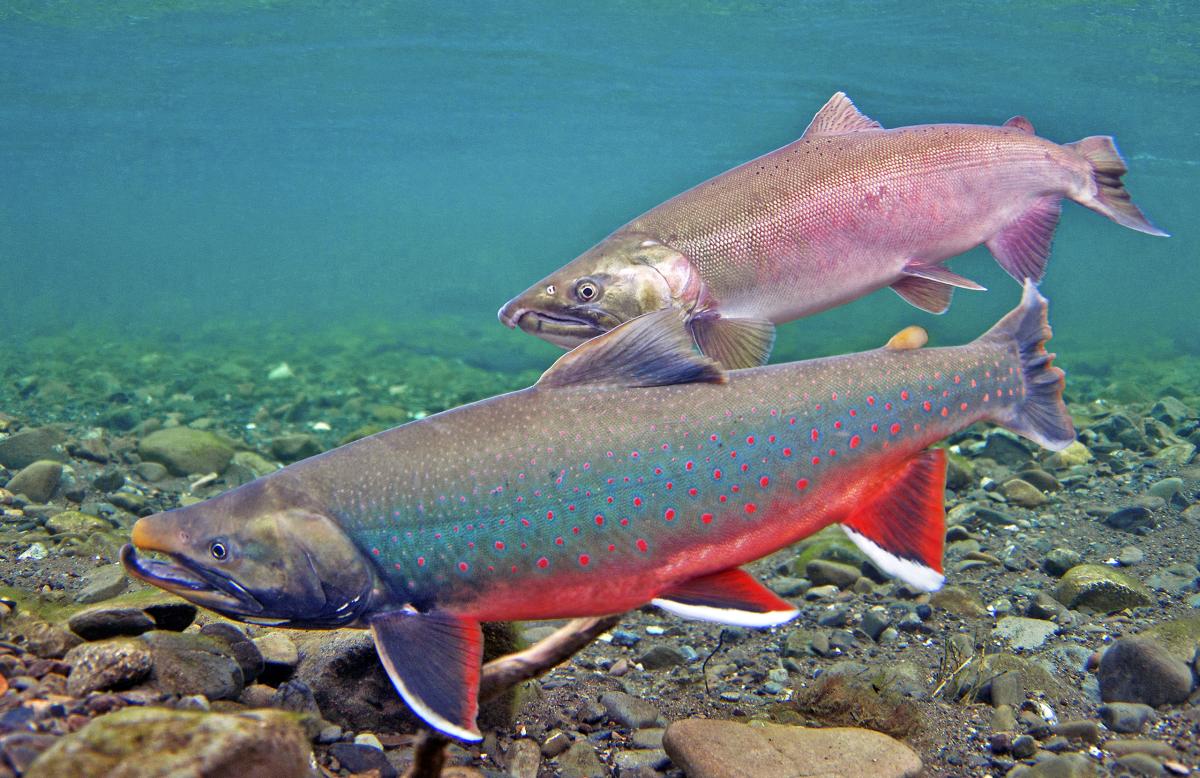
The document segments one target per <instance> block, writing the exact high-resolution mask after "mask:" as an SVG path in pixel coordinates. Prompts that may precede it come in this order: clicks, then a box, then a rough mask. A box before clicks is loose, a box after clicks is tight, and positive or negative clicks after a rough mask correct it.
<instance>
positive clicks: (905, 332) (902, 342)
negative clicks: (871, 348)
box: [884, 324, 929, 351]
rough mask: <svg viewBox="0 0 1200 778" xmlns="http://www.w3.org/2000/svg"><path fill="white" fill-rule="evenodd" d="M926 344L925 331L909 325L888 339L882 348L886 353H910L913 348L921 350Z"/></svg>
mask: <svg viewBox="0 0 1200 778" xmlns="http://www.w3.org/2000/svg"><path fill="white" fill-rule="evenodd" d="M928 342H929V333H928V332H926V331H925V328H924V327H918V326H917V325H915V324H910V325H908V326H907V327H905V328H904V329H902V330H900V331H899V332H897V333H896V334H895V335H893V336H892V337H891V338H889V339H888V342H887V343H886V344H885V345H884V348H885V349H887V350H888V351H912V350H913V349H915V348H921V347H922V346H924V345H925V344H926V343H928Z"/></svg>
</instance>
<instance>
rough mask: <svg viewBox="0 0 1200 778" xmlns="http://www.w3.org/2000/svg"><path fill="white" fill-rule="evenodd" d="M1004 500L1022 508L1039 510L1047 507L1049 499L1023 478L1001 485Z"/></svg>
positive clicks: (1010, 480)
mask: <svg viewBox="0 0 1200 778" xmlns="http://www.w3.org/2000/svg"><path fill="white" fill-rule="evenodd" d="M1000 493H1001V494H1002V495H1004V499H1006V500H1008V501H1009V502H1011V503H1012V504H1013V505H1019V506H1021V507H1022V508H1037V507H1038V506H1041V505H1045V504H1046V503H1047V502H1048V501H1049V498H1047V497H1046V495H1044V494H1042V491H1041V490H1040V489H1038V488H1037V487H1036V486H1034V485H1033V484H1031V483H1029V482H1028V481H1025V480H1023V479H1021V478H1011V479H1009V480H1007V481H1005V482H1004V483H1003V484H1001V485H1000Z"/></svg>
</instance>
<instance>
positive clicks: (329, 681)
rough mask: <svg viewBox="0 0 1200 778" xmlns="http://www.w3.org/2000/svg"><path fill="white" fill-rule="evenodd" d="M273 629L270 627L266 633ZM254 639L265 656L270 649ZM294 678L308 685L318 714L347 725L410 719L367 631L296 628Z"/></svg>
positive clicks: (356, 727)
mask: <svg viewBox="0 0 1200 778" xmlns="http://www.w3.org/2000/svg"><path fill="white" fill-rule="evenodd" d="M272 634H276V633H274V632H271V633H268V635H272ZM262 640H263V639H262V638H260V639H259V643H258V647H259V650H260V651H262V652H263V657H264V659H266V658H267V657H269V656H270V655H271V651H270V650H269V649H268V648H267V647H266V646H264V645H263V642H262ZM296 645H297V646H298V648H299V655H300V661H299V663H298V664H297V665H296V670H295V675H294V676H293V677H294V678H297V679H299V680H301V681H304V683H306V684H308V686H309V688H310V689H312V692H313V696H314V698H315V699H316V701H317V705H318V706H319V707H320V708H321V715H322V716H324V717H325V719H326V720H328V721H330V722H333V723H334V724H337V725H339V726H341V727H344V728H345V729H348V730H351V731H360V730H364V729H370V730H374V731H381V730H383V731H401V732H403V731H409V728H411V727H412V726H414V724H415V723H416V719H415V718H414V717H413V715H412V713H411V712H410V711H409V709H408V706H406V705H405V704H404V702H403V701H402V700H401V699H400V695H399V694H397V693H396V690H395V688H394V687H393V686H392V682H391V681H390V680H389V679H388V677H387V674H386V673H385V672H384V670H383V667H382V665H381V664H380V662H379V657H378V655H377V654H376V653H375V644H374V642H373V641H372V639H371V635H370V634H369V633H367V632H365V631H363V630H357V629H339V630H331V631H329V632H325V631H314V632H307V633H304V632H302V633H297V636H296Z"/></svg>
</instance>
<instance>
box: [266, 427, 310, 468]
mask: <svg viewBox="0 0 1200 778" xmlns="http://www.w3.org/2000/svg"><path fill="white" fill-rule="evenodd" d="M321 450H322V446H321V441H319V440H317V438H316V437H315V436H313V435H309V434H308V433H307V432H297V433H294V434H291V435H280V436H279V437H277V438H274V439H273V440H272V441H271V453H272V454H273V455H275V457H277V458H278V459H279V460H280V461H282V462H289V463H290V462H297V461H299V460H301V459H307V458H309V457H312V456H316V455H317V454H320V453H321Z"/></svg>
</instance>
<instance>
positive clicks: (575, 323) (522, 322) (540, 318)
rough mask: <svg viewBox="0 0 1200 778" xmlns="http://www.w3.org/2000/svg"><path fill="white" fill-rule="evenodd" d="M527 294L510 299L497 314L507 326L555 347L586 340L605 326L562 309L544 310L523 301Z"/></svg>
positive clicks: (570, 345)
mask: <svg viewBox="0 0 1200 778" xmlns="http://www.w3.org/2000/svg"><path fill="white" fill-rule="evenodd" d="M526 297H527V294H523V295H521V296H520V297H515V298H513V299H512V300H509V301H508V302H507V303H506V304H505V305H504V307H503V308H501V309H500V310H499V311H498V312H497V314H496V316H497V318H499V319H500V323H501V324H503V325H504V326H505V327H508V328H509V329H515V328H520V329H521V330H523V331H525V332H528V333H529V334H530V335H534V336H536V337H539V338H542V339H543V340H546V341H549V342H550V343H553V344H554V345H556V346H561V347H563V348H568V349H569V348H574V347H575V346H578V345H579V344H580V343H582V342H584V341H585V340H591V339H592V338H594V337H596V336H597V335H601V334H603V333H604V332H605V331H606V330H607V329H608V328H606V327H601V326H599V325H598V324H595V323H594V322H591V321H588V320H587V319H585V318H583V317H580V316H572V315H570V314H567V313H563V312H557V311H556V312H555V313H553V314H551V313H547V312H546V311H545V310H536V309H534V308H531V307H528V306H527V305H526V304H525V298H526Z"/></svg>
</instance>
